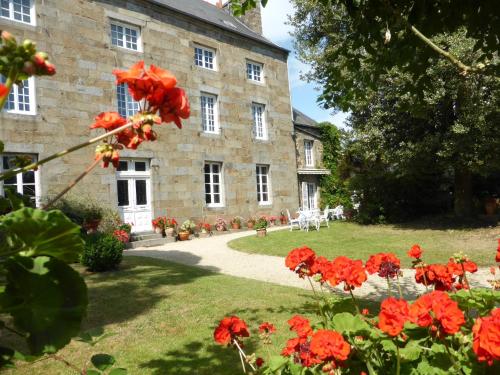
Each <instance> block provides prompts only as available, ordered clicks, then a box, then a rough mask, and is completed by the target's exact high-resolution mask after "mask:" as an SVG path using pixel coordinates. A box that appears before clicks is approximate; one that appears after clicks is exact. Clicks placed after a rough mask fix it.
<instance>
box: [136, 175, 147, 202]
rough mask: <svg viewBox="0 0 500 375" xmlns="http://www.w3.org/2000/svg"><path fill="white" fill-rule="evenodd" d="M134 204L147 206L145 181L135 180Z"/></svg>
mask: <svg viewBox="0 0 500 375" xmlns="http://www.w3.org/2000/svg"><path fill="white" fill-rule="evenodd" d="M135 203H136V204H137V205H144V204H148V198H147V194H146V180H135Z"/></svg>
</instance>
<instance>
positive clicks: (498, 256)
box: [495, 238, 500, 263]
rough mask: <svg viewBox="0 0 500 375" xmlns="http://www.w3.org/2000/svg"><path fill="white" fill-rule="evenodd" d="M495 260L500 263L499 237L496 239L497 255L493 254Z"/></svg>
mask: <svg viewBox="0 0 500 375" xmlns="http://www.w3.org/2000/svg"><path fill="white" fill-rule="evenodd" d="M495 262H499V263H500V238H499V239H498V247H497V255H496V256H495Z"/></svg>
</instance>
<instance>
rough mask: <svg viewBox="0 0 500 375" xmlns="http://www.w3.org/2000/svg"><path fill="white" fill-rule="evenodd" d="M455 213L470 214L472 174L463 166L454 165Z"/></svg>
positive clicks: (464, 215) (465, 215) (457, 214)
mask: <svg viewBox="0 0 500 375" xmlns="http://www.w3.org/2000/svg"><path fill="white" fill-rule="evenodd" d="M454 199H455V205H454V209H455V215H456V216H459V217H467V216H471V215H472V174H471V172H470V171H469V170H468V169H466V168H463V167H455V194H454Z"/></svg>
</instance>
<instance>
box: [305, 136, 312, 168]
mask: <svg viewBox="0 0 500 375" xmlns="http://www.w3.org/2000/svg"><path fill="white" fill-rule="evenodd" d="M313 150H314V142H313V141H308V140H306V141H304V153H305V162H306V167H314V153H313Z"/></svg>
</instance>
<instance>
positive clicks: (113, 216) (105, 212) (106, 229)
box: [98, 208, 132, 234]
mask: <svg viewBox="0 0 500 375" xmlns="http://www.w3.org/2000/svg"><path fill="white" fill-rule="evenodd" d="M117 229H122V230H125V231H126V232H127V233H130V231H131V229H132V228H131V226H130V224H124V223H123V221H122V219H121V218H120V215H119V214H118V212H116V210H114V209H112V208H103V209H102V219H101V222H100V223H99V228H98V230H99V232H102V233H109V234H112V233H113V232H114V231H115V230H117Z"/></svg>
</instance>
